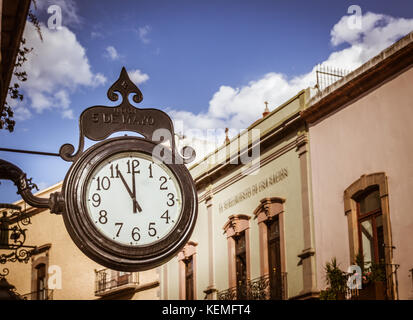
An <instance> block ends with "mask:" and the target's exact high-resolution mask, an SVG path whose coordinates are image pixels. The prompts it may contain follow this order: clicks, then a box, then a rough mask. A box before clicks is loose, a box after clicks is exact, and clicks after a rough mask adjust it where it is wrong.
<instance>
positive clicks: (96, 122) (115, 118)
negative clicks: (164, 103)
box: [59, 67, 195, 163]
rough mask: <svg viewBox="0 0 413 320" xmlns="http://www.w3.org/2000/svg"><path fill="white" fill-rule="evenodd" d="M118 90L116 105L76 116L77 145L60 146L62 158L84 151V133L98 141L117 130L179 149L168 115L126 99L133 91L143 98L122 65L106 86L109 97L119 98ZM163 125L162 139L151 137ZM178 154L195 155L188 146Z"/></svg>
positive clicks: (187, 159) (72, 159)
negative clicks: (118, 72) (120, 98)
mask: <svg viewBox="0 0 413 320" xmlns="http://www.w3.org/2000/svg"><path fill="white" fill-rule="evenodd" d="M117 92H118V93H120V95H121V96H122V101H121V103H120V104H119V105H118V106H116V107H107V106H93V107H89V108H87V109H86V110H84V111H83V112H82V114H81V115H80V118H79V131H80V132H79V147H78V150H77V151H76V152H75V148H74V146H73V145H72V144H64V145H62V146H61V148H60V151H59V154H60V156H61V158H62V159H64V160H65V161H70V162H75V161H76V160H77V159H78V158H79V157H80V156H81V155H82V153H83V148H84V144H85V142H84V140H85V137H86V138H88V139H90V140H93V141H101V140H104V139H106V138H107V137H109V136H110V135H111V134H113V133H115V132H119V131H132V132H136V133H139V134H141V135H143V136H144V137H145V139H148V140H151V141H153V142H155V143H167V144H168V145H170V146H171V148H172V150H173V151H175V152H178V151H177V150H176V147H175V138H174V137H175V133H174V127H173V123H172V120H171V118H170V117H169V116H168V115H167V114H166V113H165V112H163V111H161V110H159V109H140V108H137V107H135V106H133V105H132V104H131V103H130V102H129V99H128V98H129V96H130V95H131V94H133V101H134V102H135V103H140V102H141V101H142V100H143V95H142V92H141V91H140V90H139V88H138V87H137V86H136V85H135V84H134V83H133V82H132V81H131V80H130V78H129V76H128V73H127V72H126V69H125V67H123V68H122V71H121V73H120V76H119V78H118V80H116V82H115V83H114V84H113V85H112V86H111V87H110V88H109V90H108V92H107V97H108V98H109V100H111V101H118V100H119V95H118V94H117ZM159 129H163V130H165V131H163V132H164V133H166V132H167V133H169V134H166V135H162V137H163V139H161V140H160V141H159V140H157V138H156V137H154V133H155V131H156V130H159ZM178 154H179V155H180V156H181V158H182V159H183V161H184V163H189V162H191V161H193V160H194V159H195V150H194V149H193V148H191V147H189V146H186V147H184V148H182V150H181V152H180V153H179V152H178Z"/></svg>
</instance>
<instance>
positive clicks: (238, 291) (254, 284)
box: [217, 272, 287, 300]
mask: <svg viewBox="0 0 413 320" xmlns="http://www.w3.org/2000/svg"><path fill="white" fill-rule="evenodd" d="M217 298H218V300H286V299H287V273H286V272H283V273H281V281H278V283H272V281H271V279H270V277H269V275H265V276H262V277H259V278H256V279H253V280H249V281H246V282H244V283H239V284H238V286H236V287H233V288H229V289H227V290H223V291H218V293H217Z"/></svg>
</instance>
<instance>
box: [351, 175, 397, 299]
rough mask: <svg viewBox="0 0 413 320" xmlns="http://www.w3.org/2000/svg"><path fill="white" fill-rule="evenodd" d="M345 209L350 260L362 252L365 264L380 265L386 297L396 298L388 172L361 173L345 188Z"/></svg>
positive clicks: (352, 261)
mask: <svg viewBox="0 0 413 320" xmlns="http://www.w3.org/2000/svg"><path fill="white" fill-rule="evenodd" d="M344 210H345V214H346V216H347V223H348V231H349V248H350V262H351V263H356V262H357V255H358V254H361V255H362V256H361V257H362V259H363V262H364V264H365V267H369V266H370V265H371V264H372V263H374V264H376V265H377V264H379V267H380V268H383V271H384V276H385V278H386V285H385V286H386V297H387V298H388V299H397V288H396V285H397V280H396V269H395V266H394V264H393V248H394V247H393V244H392V236H391V223H390V209H389V191H388V183H387V177H386V175H385V174H384V173H383V172H379V173H373V174H369V175H362V176H361V177H360V179H358V180H356V181H355V182H354V183H352V184H351V185H350V186H349V187H348V188H347V189H346V190H345V191H344ZM360 262H361V261H360Z"/></svg>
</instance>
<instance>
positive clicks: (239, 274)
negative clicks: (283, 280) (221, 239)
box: [223, 214, 251, 299]
mask: <svg viewBox="0 0 413 320" xmlns="http://www.w3.org/2000/svg"><path fill="white" fill-rule="evenodd" d="M250 218H251V217H250V216H248V215H245V214H239V215H231V216H229V217H228V221H227V223H226V224H225V225H224V227H223V229H224V230H225V234H226V236H227V240H228V242H227V243H228V271H229V274H228V282H229V287H230V288H232V290H234V289H235V290H236V297H237V299H246V298H247V289H248V285H249V283H248V282H249V280H250V278H251V276H250V274H251V270H250V244H249V241H250V240H249V239H250V230H249V220H250Z"/></svg>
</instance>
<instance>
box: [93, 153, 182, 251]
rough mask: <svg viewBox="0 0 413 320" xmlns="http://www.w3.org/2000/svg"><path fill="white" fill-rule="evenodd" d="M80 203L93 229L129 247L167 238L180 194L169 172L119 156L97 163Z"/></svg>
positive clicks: (139, 157) (142, 158) (143, 159)
mask: <svg viewBox="0 0 413 320" xmlns="http://www.w3.org/2000/svg"><path fill="white" fill-rule="evenodd" d="M85 201H86V208H87V212H88V214H89V217H90V219H91V221H92V222H93V223H94V225H95V226H96V228H97V229H98V230H99V231H100V232H101V233H102V234H103V235H104V236H105V237H107V238H109V239H111V240H112V241H115V242H118V243H120V244H123V245H130V246H142V245H149V244H152V243H154V242H157V241H159V240H161V239H162V238H164V237H165V236H167V235H168V234H169V233H170V232H171V231H172V229H173V228H174V226H175V225H176V224H177V223H178V221H179V217H180V214H181V211H182V210H181V209H182V193H181V189H180V187H179V184H178V181H177V179H176V177H175V176H174V174H173V173H172V171H171V170H170V169H169V168H168V167H167V166H166V165H165V164H163V163H159V162H155V161H153V159H152V157H151V156H149V155H146V154H144V153H140V152H122V153H118V154H116V155H113V156H111V157H109V158H107V159H106V160H104V161H102V163H101V164H100V165H99V166H97V167H96V169H95V170H94V171H93V172H92V174H91V176H90V178H89V181H88V182H87V186H86V195H85Z"/></svg>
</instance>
